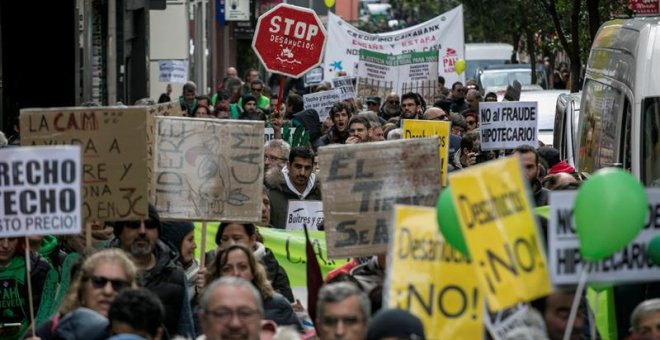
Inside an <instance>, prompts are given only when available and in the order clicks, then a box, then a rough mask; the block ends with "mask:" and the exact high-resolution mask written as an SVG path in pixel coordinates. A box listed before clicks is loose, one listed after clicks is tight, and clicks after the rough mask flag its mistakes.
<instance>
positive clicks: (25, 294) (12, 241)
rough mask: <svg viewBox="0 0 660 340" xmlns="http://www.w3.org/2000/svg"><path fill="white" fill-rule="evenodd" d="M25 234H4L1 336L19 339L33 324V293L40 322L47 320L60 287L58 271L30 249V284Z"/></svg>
mask: <svg viewBox="0 0 660 340" xmlns="http://www.w3.org/2000/svg"><path fill="white" fill-rule="evenodd" d="M25 247H26V244H25V238H0V282H2V286H0V306H1V307H2V308H0V311H1V312H0V316H1V317H0V339H18V338H20V337H21V336H22V335H23V334H24V333H25V331H26V330H27V329H28V326H29V325H30V314H29V312H30V308H28V306H29V303H28V301H29V295H32V306H33V308H34V312H35V313H36V320H35V322H36V323H40V322H43V321H45V320H47V319H48V318H49V317H50V315H51V312H52V311H53V308H54V307H55V306H52V297H54V296H55V291H56V289H57V280H58V278H57V272H56V271H55V270H54V269H53V267H52V266H51V265H50V264H48V262H47V261H46V260H45V259H44V258H42V257H41V256H39V255H38V254H37V253H35V252H30V258H29V261H30V269H31V270H30V274H29V275H30V279H31V280H32V291H29V289H28V285H27V273H26V272H27V269H26V263H25V261H26V260H25Z"/></svg>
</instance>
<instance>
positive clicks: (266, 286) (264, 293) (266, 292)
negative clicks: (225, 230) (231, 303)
mask: <svg viewBox="0 0 660 340" xmlns="http://www.w3.org/2000/svg"><path fill="white" fill-rule="evenodd" d="M232 251H242V252H243V253H244V254H245V256H246V257H247V259H248V263H249V265H250V272H251V273H252V281H251V282H252V285H254V287H255V288H257V290H258V291H259V293H260V294H261V298H262V299H264V300H267V299H270V298H272V297H273V286H272V285H271V284H270V282H269V281H268V277H267V276H266V269H264V266H263V265H262V264H261V263H260V262H259V261H257V259H256V258H255V257H254V254H253V253H252V251H250V249H248V248H247V247H245V246H244V245H242V244H233V245H231V246H229V247H227V248H225V249H222V250H218V253H217V254H216V256H215V258H214V259H213V260H212V261H211V264H210V265H209V266H208V271H207V273H206V277H205V282H206V287H204V289H205V290H206V288H207V287H208V285H209V284H210V283H211V282H213V281H214V280H215V279H217V278H219V277H221V276H222V267H224V266H225V265H226V264H227V261H228V259H229V253H231V252H232Z"/></svg>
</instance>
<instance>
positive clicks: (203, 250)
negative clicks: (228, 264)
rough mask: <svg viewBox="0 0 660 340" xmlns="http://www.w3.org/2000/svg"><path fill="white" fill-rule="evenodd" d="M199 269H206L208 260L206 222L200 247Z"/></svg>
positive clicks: (203, 224) (203, 223)
mask: <svg viewBox="0 0 660 340" xmlns="http://www.w3.org/2000/svg"><path fill="white" fill-rule="evenodd" d="M199 252H200V255H199V268H200V269H201V268H204V267H205V266H204V265H205V264H206V263H205V262H206V261H205V260H206V221H204V222H202V244H201V245H200V247H199Z"/></svg>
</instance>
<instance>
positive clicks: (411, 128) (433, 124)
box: [402, 119, 451, 186]
mask: <svg viewBox="0 0 660 340" xmlns="http://www.w3.org/2000/svg"><path fill="white" fill-rule="evenodd" d="M450 127H451V126H450V124H449V122H443V121H438V120H415V119H404V120H403V126H402V130H403V138H404V139H408V138H422V137H431V136H438V139H439V144H440V149H439V152H440V173H441V174H442V185H443V186H446V185H447V157H449V128H450Z"/></svg>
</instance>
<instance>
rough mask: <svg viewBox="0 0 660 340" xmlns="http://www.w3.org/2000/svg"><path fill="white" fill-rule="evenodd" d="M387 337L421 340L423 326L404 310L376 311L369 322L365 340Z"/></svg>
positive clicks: (422, 337) (377, 339) (417, 319)
mask: <svg viewBox="0 0 660 340" xmlns="http://www.w3.org/2000/svg"><path fill="white" fill-rule="evenodd" d="M387 337H393V338H398V339H410V340H423V339H425V337H424V325H422V322H421V321H420V320H419V318H417V317H416V316H414V315H412V314H410V313H409V312H407V311H405V310H401V309H383V310H380V311H378V313H376V315H374V317H373V318H372V319H371V321H370V322H369V327H368V329H367V340H379V339H382V338H387Z"/></svg>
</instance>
